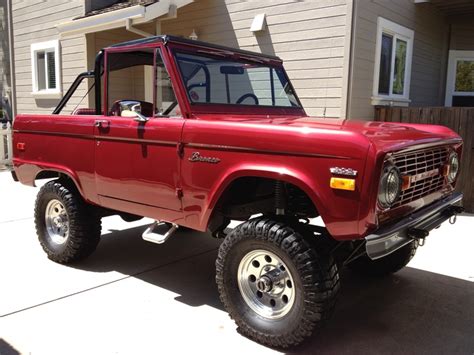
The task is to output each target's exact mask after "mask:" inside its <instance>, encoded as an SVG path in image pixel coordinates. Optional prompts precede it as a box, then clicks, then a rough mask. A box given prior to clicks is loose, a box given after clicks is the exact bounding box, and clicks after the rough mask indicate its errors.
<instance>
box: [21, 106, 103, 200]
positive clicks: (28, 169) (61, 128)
mask: <svg viewBox="0 0 474 355" xmlns="http://www.w3.org/2000/svg"><path fill="white" fill-rule="evenodd" d="M96 118H97V116H70V115H68V116H60V115H54V116H52V115H18V116H17V117H16V119H15V123H14V126H13V130H14V131H13V132H14V133H13V164H14V169H15V172H16V174H17V176H18V179H19V180H20V182H22V183H24V184H27V185H34V180H35V177H36V176H37V175H38V174H39V173H40V172H41V171H44V170H53V171H58V172H62V173H65V174H67V175H69V176H70V177H71V178H72V179H74V180H75V182H76V185H77V186H78V188H79V190H80V192H81V194H82V195H83V197H84V198H85V199H86V200H88V201H89V202H97V194H96V192H95V181H94V178H95V177H94V137H93V128H94V126H93V125H94V121H95V119H96ZM19 143H20V146H21V144H23V145H24V149H21V150H20V149H19Z"/></svg>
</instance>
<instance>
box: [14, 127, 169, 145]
mask: <svg viewBox="0 0 474 355" xmlns="http://www.w3.org/2000/svg"><path fill="white" fill-rule="evenodd" d="M13 132H14V133H27V134H40V135H50V136H59V137H69V138H78V139H95V140H99V141H118V142H130V143H141V144H143V143H148V144H156V145H169V146H176V144H178V142H177V141H176V142H173V141H160V140H154V139H140V138H124V137H111V136H100V135H88V134H76V133H63V132H44V131H20V130H15V131H13Z"/></svg>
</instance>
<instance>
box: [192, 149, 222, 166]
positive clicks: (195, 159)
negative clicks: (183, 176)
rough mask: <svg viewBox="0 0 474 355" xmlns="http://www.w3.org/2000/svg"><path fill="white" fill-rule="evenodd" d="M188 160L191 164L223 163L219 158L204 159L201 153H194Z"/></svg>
mask: <svg viewBox="0 0 474 355" xmlns="http://www.w3.org/2000/svg"><path fill="white" fill-rule="evenodd" d="M188 160H189V161H190V162H191V163H196V162H199V163H211V164H217V163H219V162H220V161H221V160H220V159H219V158H216V157H203V156H202V155H201V153H199V152H193V153H192V154H191V156H190V157H189V158H188Z"/></svg>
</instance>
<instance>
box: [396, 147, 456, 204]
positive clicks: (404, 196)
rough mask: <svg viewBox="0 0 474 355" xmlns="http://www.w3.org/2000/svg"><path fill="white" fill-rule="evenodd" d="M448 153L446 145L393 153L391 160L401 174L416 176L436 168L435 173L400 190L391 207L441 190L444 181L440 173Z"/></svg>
mask: <svg viewBox="0 0 474 355" xmlns="http://www.w3.org/2000/svg"><path fill="white" fill-rule="evenodd" d="M448 154H449V149H448V148H447V147H437V148H426V149H420V150H416V151H413V152H407V153H399V154H397V153H395V154H394V155H393V161H394V163H395V165H396V166H397V168H398V169H399V170H400V173H401V174H402V176H406V175H408V176H416V175H418V174H422V173H427V172H432V171H433V170H437V173H436V174H434V173H433V175H432V176H428V177H426V178H421V179H419V180H418V181H415V182H412V183H411V185H410V187H409V188H408V189H406V190H404V191H402V192H401V194H400V197H399V198H398V200H397V201H396V202H395V203H394V204H393V205H392V208H395V207H398V206H401V205H404V204H406V203H409V202H411V201H415V200H418V199H420V198H422V197H424V196H428V195H429V194H432V193H433V192H436V191H439V190H441V189H442V188H443V186H444V181H445V178H444V176H443V175H442V171H443V169H442V167H443V165H445V164H446V163H447V160H448Z"/></svg>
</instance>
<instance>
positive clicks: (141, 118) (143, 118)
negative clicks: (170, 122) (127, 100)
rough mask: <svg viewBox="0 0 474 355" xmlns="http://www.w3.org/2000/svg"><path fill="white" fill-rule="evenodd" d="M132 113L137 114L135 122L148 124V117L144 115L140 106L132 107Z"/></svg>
mask: <svg viewBox="0 0 474 355" xmlns="http://www.w3.org/2000/svg"><path fill="white" fill-rule="evenodd" d="M132 112H133V113H135V118H134V120H135V121H137V122H147V121H148V120H149V118H148V117H146V116H143V115H142V106H141V105H140V104H135V105H133V106H132Z"/></svg>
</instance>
